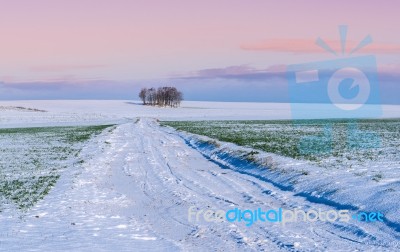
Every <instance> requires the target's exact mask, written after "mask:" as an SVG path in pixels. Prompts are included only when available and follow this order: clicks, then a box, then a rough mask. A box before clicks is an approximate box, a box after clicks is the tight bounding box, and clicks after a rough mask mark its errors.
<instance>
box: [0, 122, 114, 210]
mask: <svg viewBox="0 0 400 252" xmlns="http://www.w3.org/2000/svg"><path fill="white" fill-rule="evenodd" d="M110 126H111V125H101V126H79V127H43V128H16V129H0V157H1V158H0V206H1V207H2V208H4V204H9V203H12V204H14V205H16V206H17V207H18V208H19V209H21V210H27V209H29V208H30V207H32V206H33V205H34V204H35V203H36V202H38V201H39V200H41V199H42V198H43V197H44V196H45V195H47V194H48V193H49V191H50V190H51V188H52V187H53V186H54V185H55V183H56V182H57V180H58V179H59V177H60V174H61V172H62V171H63V170H64V169H67V168H68V167H69V165H70V164H72V163H76V164H82V163H83V162H84V161H83V160H78V161H74V160H75V159H77V157H78V154H79V152H80V150H81V148H82V147H83V145H82V144H83V143H84V142H86V141H87V140H89V139H90V138H91V137H93V136H95V135H97V134H99V133H101V132H102V131H103V130H104V129H106V128H108V127H110Z"/></svg>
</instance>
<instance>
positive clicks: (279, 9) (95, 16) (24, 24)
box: [0, 0, 400, 82]
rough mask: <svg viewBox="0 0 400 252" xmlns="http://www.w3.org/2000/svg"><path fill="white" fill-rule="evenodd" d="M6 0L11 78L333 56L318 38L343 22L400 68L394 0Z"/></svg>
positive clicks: (123, 74) (147, 74) (330, 36)
mask: <svg viewBox="0 0 400 252" xmlns="http://www.w3.org/2000/svg"><path fill="white" fill-rule="evenodd" d="M0 1H1V2H0V4H1V5H0V6H1V8H0V32H1V37H0V38H1V40H0V41H1V47H0V81H6V82H23V81H46V80H93V79H103V80H133V79H147V78H149V79H151V78H162V77H166V76H171V75H176V74H180V75H181V74H185V73H191V72H196V71H200V70H202V69H212V68H225V67H229V66H240V65H248V66H251V67H254V68H259V69H265V68H268V67H270V66H273V65H282V64H290V63H298V62H307V61H313V60H320V59H329V57H332V56H331V55H329V54H327V53H324V52H323V51H321V53H315V51H316V50H319V49H318V47H316V46H315V45H313V44H312V42H313V41H314V39H315V38H316V37H321V38H324V39H326V40H327V41H332V40H337V39H338V38H339V34H338V31H337V26H338V25H341V24H346V25H348V26H349V31H348V39H349V40H350V41H353V42H352V43H353V44H354V43H357V42H358V41H360V40H361V39H363V38H364V37H365V35H367V34H370V35H371V36H372V37H373V38H374V42H375V43H376V45H375V47H374V46H373V45H371V46H370V47H369V49H368V48H367V49H366V51H365V52H368V53H375V54H376V55H377V58H378V62H379V64H380V65H390V66H393V65H400V62H399V57H398V56H399V47H400V34H399V33H398V32H397V31H398V25H399V24H400V15H399V14H398V10H399V9H400V6H399V5H400V2H398V1H394V0H393V1H384V2H382V1H369V0H367V1H349V0H347V1H344V0H335V1H330V2H328V1H312V0H310V1H289V0H276V1H266V0H258V1H257V0H254V1H235V0H229V1H226V0H220V1H211V0H203V1H187V0H186V1H183V0H182V1H177V0H170V1H161V0H160V1H148V0H147V1H139V0H108V1H106V0H35V1H31V0H13V1H4V0H0ZM268 43H269V44H268ZM274 43H275V44H274ZM276 43H277V44H276ZM308 43H311V44H308ZM257 45H258V46H260V45H262V46H264V47H261V48H260V47H258V49H257ZM277 45H278V47H279V50H277V49H276V46H277ZM246 46H247V47H246ZM271 46H272V48H273V49H269V48H271ZM252 47H253V48H252ZM255 47H256V48H255ZM274 48H275V49H274ZM253 49H254V50H253ZM255 49H256V50H255ZM293 50H295V52H294V51H293ZM310 51H311V52H313V53H310ZM293 52H294V53H293Z"/></svg>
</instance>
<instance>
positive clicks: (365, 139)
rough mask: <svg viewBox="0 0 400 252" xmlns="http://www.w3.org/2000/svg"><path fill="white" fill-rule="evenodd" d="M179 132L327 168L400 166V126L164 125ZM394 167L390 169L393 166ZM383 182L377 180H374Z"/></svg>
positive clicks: (342, 122) (354, 122) (363, 122)
mask: <svg viewBox="0 0 400 252" xmlns="http://www.w3.org/2000/svg"><path fill="white" fill-rule="evenodd" d="M162 124H163V125H168V126H172V127H174V128H176V129H178V130H182V131H187V132H190V133H195V134H199V135H205V136H208V137H211V138H214V139H217V140H220V141H225V142H232V143H235V144H237V145H241V146H246V147H251V148H254V149H259V150H262V151H266V152H270V153H275V154H279V155H282V156H286V157H291V158H295V159H300V160H308V161H310V162H312V163H314V164H317V165H319V166H323V167H327V168H328V167H329V168H341V167H346V168H355V167H362V166H363V165H365V164H366V163H367V162H379V163H396V164H397V165H398V164H399V163H400V141H399V139H400V120H399V119H385V120H297V121H291V120H286V121H285V120H277V121H186V122H183V121H180V122H176V121H175V122H174V121H169V122H163V123H162ZM390 166H392V165H390ZM379 179H380V177H379V176H376V178H375V180H379Z"/></svg>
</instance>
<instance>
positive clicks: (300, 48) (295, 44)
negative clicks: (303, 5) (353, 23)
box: [240, 39, 400, 54]
mask: <svg viewBox="0 0 400 252" xmlns="http://www.w3.org/2000/svg"><path fill="white" fill-rule="evenodd" d="M325 42H326V43H327V44H328V45H329V46H330V47H331V48H332V49H333V50H334V51H336V52H340V51H341V45H340V41H339V40H325ZM358 43H359V42H357V41H347V42H346V49H347V50H346V51H347V52H350V51H351V50H352V49H353V48H355V47H356V46H357V45H358ZM240 48H241V49H243V50H250V51H270V52H287V53H324V52H325V51H324V49H322V48H320V47H319V46H317V45H316V44H315V40H312V39H268V40H263V41H259V42H252V43H243V44H242V45H240ZM360 51H361V52H365V53H375V54H390V53H400V45H398V44H384V43H372V44H370V45H368V46H366V47H365V48H363V49H361V50H360Z"/></svg>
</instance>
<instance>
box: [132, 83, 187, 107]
mask: <svg viewBox="0 0 400 252" xmlns="http://www.w3.org/2000/svg"><path fill="white" fill-rule="evenodd" d="M139 98H140V99H141V100H142V102H143V104H144V105H151V106H156V105H157V106H162V107H166V106H170V107H179V105H180V104H181V101H182V100H183V95H182V92H180V91H178V90H177V89H176V88H175V87H159V88H158V89H155V88H149V89H147V88H142V90H140V93H139Z"/></svg>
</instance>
